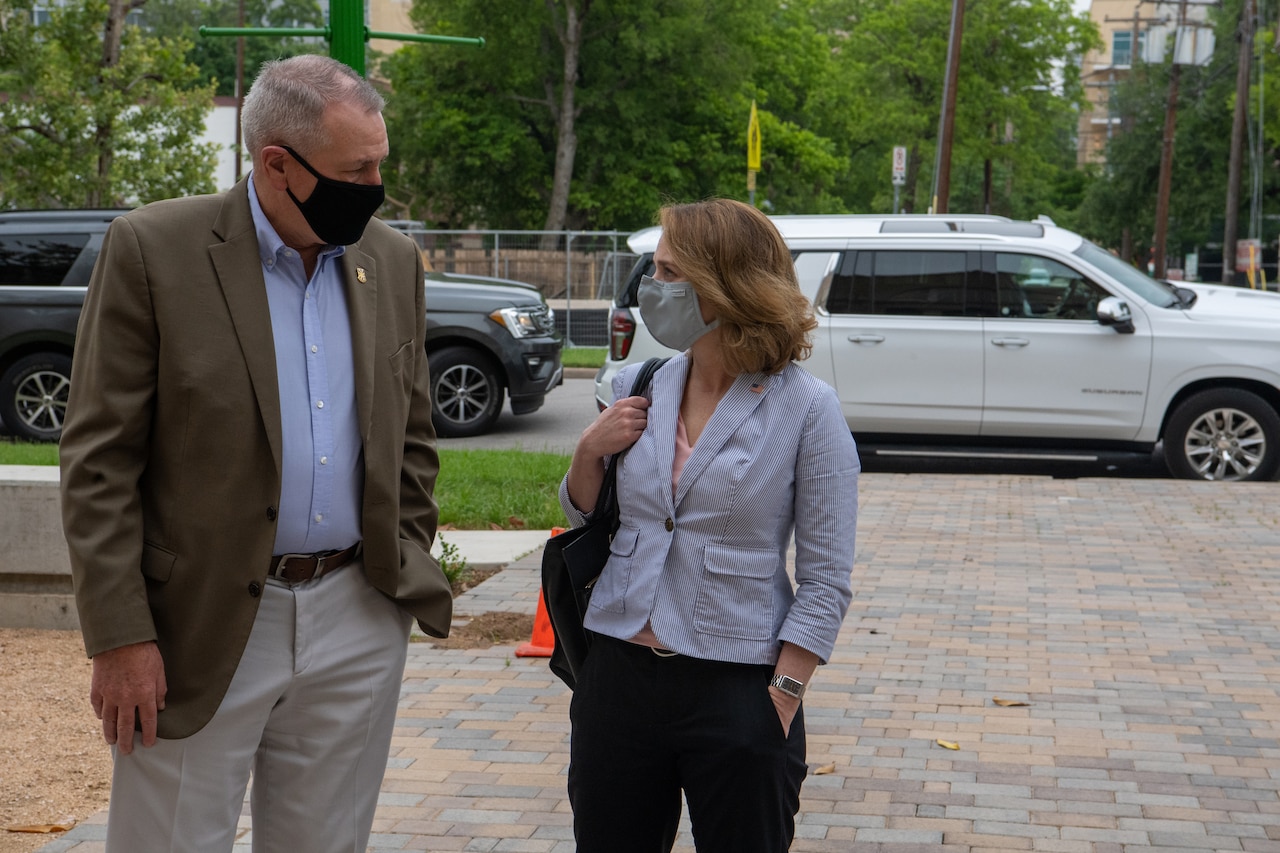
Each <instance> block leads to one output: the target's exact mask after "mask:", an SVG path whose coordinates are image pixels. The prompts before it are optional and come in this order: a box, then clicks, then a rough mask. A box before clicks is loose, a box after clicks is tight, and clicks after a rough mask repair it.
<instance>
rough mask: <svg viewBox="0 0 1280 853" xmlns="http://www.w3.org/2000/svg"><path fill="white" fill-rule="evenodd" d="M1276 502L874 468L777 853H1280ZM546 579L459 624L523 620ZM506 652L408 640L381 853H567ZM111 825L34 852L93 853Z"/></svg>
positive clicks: (545, 726)
mask: <svg viewBox="0 0 1280 853" xmlns="http://www.w3.org/2000/svg"><path fill="white" fill-rule="evenodd" d="M1278 499H1280V485H1277V484H1274V483H1273V484H1258V485H1252V484H1244V485H1224V484H1209V483H1189V482H1182V481H1172V480H1151V481H1144V480H1119V479H1117V480H1109V479H1108V480H1103V479H1084V480H1052V479H1048V478H1043V477H996V476H992V477H985V476H977V477H975V476H938V475H895V474H871V475H866V476H865V477H864V478H863V491H862V498H861V518H860V523H859V533H860V536H859V540H860V541H859V547H858V559H857V566H856V571H855V599H854V602H853V607H852V609H851V611H850V613H849V617H848V619H847V620H846V622H845V627H844V631H843V633H842V635H841V638H840V641H839V643H838V645H837V650H836V653H835V656H834V658H833V660H832V661H831V663H830V665H828V666H826V667H824V668H822V669H820V670H819V671H818V674H817V676H816V677H815V679H814V684H813V687H812V688H811V690H810V692H809V693H808V695H807V696H806V699H805V714H806V717H807V720H808V731H809V765H810V767H811V769H812V770H813V771H814V772H813V773H812V774H811V775H810V777H809V778H808V780H807V781H806V782H805V785H804V789H803V793H802V802H801V813H800V816H799V819H798V831H797V838H796V841H795V844H794V845H793V846H792V850H794V851H801V853H817V852H818V851H850V850H857V851H866V853H908V851H944V853H946V851H955V853H979V851H996V850H1000V851H1021V850H1025V851H1051V852H1052V853H1076V851H1079V853H1121V851H1138V850H1144V851H1148V850H1156V851H1160V850H1167V851H1180V853H1186V851H1209V850H1215V851H1218V850H1225V851H1280V512H1277V507H1278V506H1280V501H1278ZM502 535H503V534H492V535H490V536H493V537H500V536H502ZM522 535H523V534H522ZM445 538H446V540H447V541H448V540H449V539H450V534H449V533H448V532H446V533H445ZM457 544H458V546H459V550H460V551H461V552H462V553H463V555H464V556H467V557H468V559H471V555H470V554H468V553H467V551H466V550H465V549H464V548H463V544H462V542H461V540H459V542H458V543H457ZM477 547H478V546H477ZM534 547H536V545H535V546H534ZM538 564H539V554H538V553H537V552H535V553H533V554H532V555H530V556H528V557H526V558H523V559H519V560H516V561H515V562H514V563H512V564H511V565H509V566H508V568H507V569H506V570H505V571H503V572H501V573H500V574H498V575H496V576H495V577H493V578H491V579H490V580H488V581H486V582H485V583H483V584H481V585H480V586H479V587H477V588H475V589H473V590H471V591H469V592H467V593H466V594H465V595H463V596H461V597H460V598H459V599H458V602H457V611H458V613H459V616H460V617H461V618H465V617H466V616H467V615H475V614H478V613H482V612H485V611H487V610H498V609H504V610H520V611H525V612H532V611H533V610H534V607H535V605H536V598H537V589H538V577H537V568H538ZM514 648H515V647H514V645H512V646H501V647H495V648H493V649H489V650H485V651H471V652H468V651H457V650H437V649H433V648H431V647H430V646H428V645H427V644H425V643H416V642H415V643H413V644H411V647H410V650H409V665H408V671H407V673H406V676H405V682H404V689H403V695H402V698H401V702H400V712H399V713H400V719H399V726H398V728H397V731H396V738H395V741H394V744H393V746H392V751H391V758H390V761H389V762H388V769H387V775H386V780H385V782H384V783H383V786H382V799H381V805H380V808H379V811H378V815H377V820H376V824H375V826H374V833H375V834H374V836H373V838H372V841H371V846H370V848H369V849H370V851H376V853H383V851H391V850H432V851H450V850H466V851H556V852H557V853H558V851H571V850H573V843H572V840H571V839H572V832H571V816H570V813H569V808H568V803H567V801H566V798H565V794H564V783H565V775H564V774H565V765H566V762H567V756H568V752H567V746H568V745H567V739H568V731H569V727H568V722H567V716H568V699H569V693H568V691H567V690H566V689H565V688H564V687H563V686H562V685H561V684H560V682H559V681H558V680H556V679H555V678H554V677H553V676H551V675H550V673H549V672H548V671H547V668H546V663H545V661H544V660H542V659H529V658H517V657H515V656H514V653H513V651H514ZM997 698H1000V699H1006V700H1018V701H1021V702H1025V703H1026V704H1025V705H1020V706H1002V705H999V704H996V702H995V700H996V699H997ZM939 740H943V741H948V742H952V743H954V744H956V745H958V746H959V749H957V750H951V749H947V748H944V747H943V746H940V745H939V744H938V741H939ZM820 768H823V769H825V768H830V770H831V772H829V773H824V774H821V775H819V774H818V772H817V771H818V770H819V769H820ZM619 772H625V768H619ZM103 821H104V816H103V815H98V816H96V817H95V818H93V819H92V820H91V821H89V822H87V823H85V824H82V825H80V826H78V827H76V828H75V829H74V830H72V831H71V832H69V833H68V834H67V835H66V836H64V837H62V838H61V839H59V840H57V841H55V842H53V843H52V844H48V845H46V846H44V847H42V848H41V853H59V852H60V851H69V850H74V851H76V852H77V853H95V852H96V851H100V850H101V849H102V845H101V841H100V839H101V837H102V830H103V826H102V824H103ZM242 825H243V826H244V828H245V831H246V835H245V836H244V837H242V838H241V843H239V844H237V847H236V850H237V851H245V853H247V851H248V850H249V846H248V837H247V832H248V820H247V818H246V819H245V820H244V822H243V824H242ZM677 849H678V850H680V851H682V853H688V851H691V850H692V842H691V838H690V836H689V834H688V832H687V826H686V831H685V832H684V833H683V834H682V836H681V838H680V841H679V844H678V847H677ZM300 853H306V851H301V852H300Z"/></svg>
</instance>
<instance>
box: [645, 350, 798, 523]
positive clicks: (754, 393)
mask: <svg viewBox="0 0 1280 853" xmlns="http://www.w3.org/2000/svg"><path fill="white" fill-rule="evenodd" d="M776 381H778V380H777V378H776V377H771V376H765V375H764V374H763V373H745V374H743V375H741V376H739V377H738V378H737V379H735V380H734V382H733V385H731V386H729V390H728V391H726V392H725V394H724V396H723V397H722V398H720V402H719V403H717V404H716V410H715V411H714V412H712V413H711V419H710V420H708V421H707V425H706V426H705V427H703V428H702V435H700V436H698V443H697V444H695V445H694V446H693V452H692V453H690V454H689V461H687V462H685V464H684V470H683V471H681V472H680V483H679V485H678V486H677V487H676V506H677V507H679V506H680V502H681V501H682V500H684V496H685V495H687V494H689V489H690V488H691V487H692V486H693V484H694V482H695V481H696V480H697V479H698V477H700V476H702V473H703V472H704V471H706V470H707V466H708V465H710V464H711V460H712V459H715V457H716V454H718V453H719V452H720V449H721V448H722V447H724V445H725V442H727V441H728V440H729V438H730V436H732V435H733V434H734V433H735V432H737V431H738V428H739V427H741V426H742V424H743V422H745V421H746V419H747V418H749V417H750V416H751V413H752V412H754V411H755V410H756V407H757V406H759V405H760V401H761V400H763V399H764V396H765V394H767V393H769V384H770V383H771V382H776ZM672 443H673V445H674V435H673V442H672ZM669 470H670V469H668V471H669Z"/></svg>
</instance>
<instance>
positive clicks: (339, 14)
mask: <svg viewBox="0 0 1280 853" xmlns="http://www.w3.org/2000/svg"><path fill="white" fill-rule="evenodd" d="M329 31H330V33H331V36H330V39H329V55H330V56H332V57H333V58H334V59H336V60H338V61H339V62H341V63H343V64H344V65H348V66H350V67H351V68H353V69H355V72H356V73H357V74H359V75H360V76H361V77H363V76H365V74H364V31H365V26H364V0H329Z"/></svg>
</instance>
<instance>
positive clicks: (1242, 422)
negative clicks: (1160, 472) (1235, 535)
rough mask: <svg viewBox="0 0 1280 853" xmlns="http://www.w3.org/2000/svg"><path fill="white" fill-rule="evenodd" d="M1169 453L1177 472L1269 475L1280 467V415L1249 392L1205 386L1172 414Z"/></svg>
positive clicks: (1196, 476)
mask: <svg viewBox="0 0 1280 853" xmlns="http://www.w3.org/2000/svg"><path fill="white" fill-rule="evenodd" d="M1164 455H1165V464H1166V465H1167V466H1168V468H1169V473H1171V474H1173V476H1175V477H1182V478H1184V479H1191V480H1237V481H1244V480H1270V479H1271V478H1272V477H1273V476H1274V475H1275V473H1276V469H1277V468H1278V467H1280V415H1277V414H1276V412H1275V410H1274V409H1272V408H1271V406H1270V405H1268V404H1267V402H1266V401H1265V400H1263V399H1262V398H1261V397H1259V396H1258V395H1257V394H1253V393H1250V392H1249V391H1242V390H1240V389H1238V388H1221V389H1215V390H1212V391H1201V392H1200V393H1199V394H1195V395H1194V396H1192V397H1189V398H1188V399H1187V400H1186V401H1185V402H1184V403H1182V405H1180V406H1178V408H1177V409H1175V410H1174V412H1173V415H1172V416H1171V417H1170V418H1169V425H1168V426H1167V427H1166V428H1165V433H1164Z"/></svg>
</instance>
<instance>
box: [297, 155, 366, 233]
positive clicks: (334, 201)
mask: <svg viewBox="0 0 1280 853" xmlns="http://www.w3.org/2000/svg"><path fill="white" fill-rule="evenodd" d="M281 147H282V148H284V150H285V151H288V152H289V154H290V156H292V157H293V159H295V160H297V161H298V163H300V164H301V165H302V168H304V169H306V170H307V171H308V172H310V173H311V174H312V175H314V176H315V179H316V188H315V189H314V190H312V191H311V195H309V196H307V200H306V201H298V197H297V196H296V195H294V194H293V190H288V189H287V190H286V192H288V193H289V198H291V199H293V203H294V204H296V205H297V206H298V210H301V211H302V217H303V218H304V219H306V220H307V224H308V225H310V226H311V230H312V231H314V232H316V236H317V237H319V238H320V239H321V240H323V241H325V242H326V243H328V244H330V245H332V246H350V245H351V244H352V243H354V242H356V241H357V240H359V239H360V237H361V235H363V234H364V229H365V226H367V225H368V224H369V220H370V219H372V218H373V215H374V214H375V213H377V212H378V208H379V207H382V202H383V199H384V198H386V193H385V191H384V190H383V188H382V184H353V183H350V182H348V181H338V180H335V179H333V178H326V177H325V176H324V175H322V174H320V173H319V172H317V171H316V170H315V169H313V168H312V167H311V164H310V163H308V162H307V161H306V160H303V159H302V157H301V156H299V155H298V152H296V151H294V150H293V149H292V148H290V147H289V146H287V145H283V146H281Z"/></svg>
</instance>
